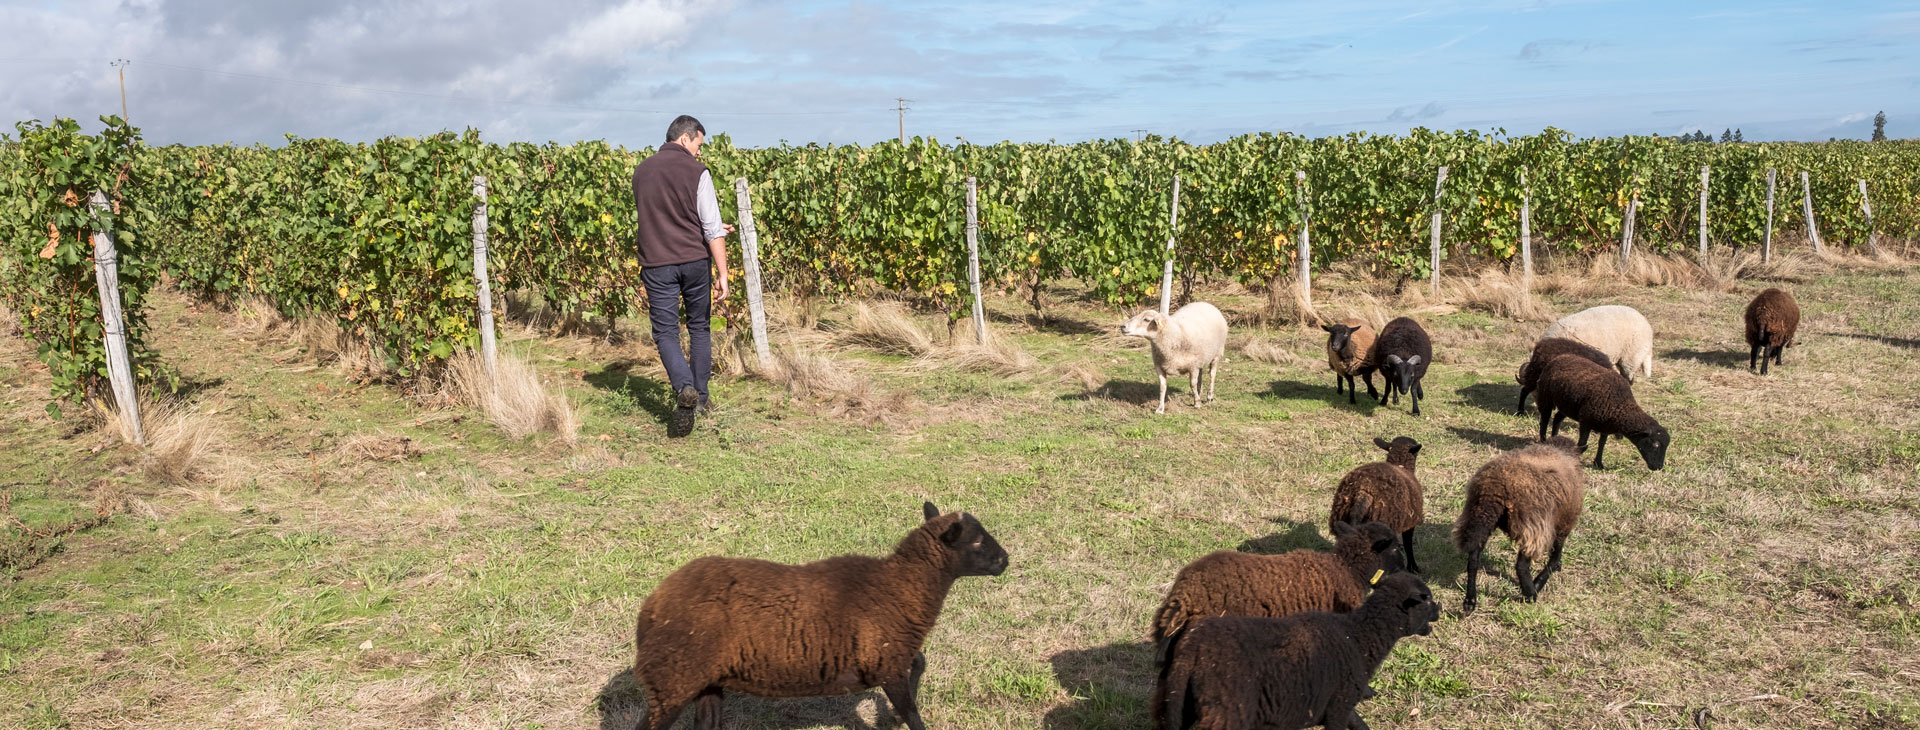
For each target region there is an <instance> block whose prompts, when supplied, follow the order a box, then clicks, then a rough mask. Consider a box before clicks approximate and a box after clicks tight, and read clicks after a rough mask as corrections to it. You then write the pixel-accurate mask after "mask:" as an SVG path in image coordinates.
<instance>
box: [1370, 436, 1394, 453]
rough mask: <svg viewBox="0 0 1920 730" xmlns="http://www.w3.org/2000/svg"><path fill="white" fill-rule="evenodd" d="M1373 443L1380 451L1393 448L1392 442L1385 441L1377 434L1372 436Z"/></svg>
mask: <svg viewBox="0 0 1920 730" xmlns="http://www.w3.org/2000/svg"><path fill="white" fill-rule="evenodd" d="M1373 445H1374V446H1378V447H1380V450H1382V451H1392V450H1393V444H1390V443H1387V440H1386V439H1383V438H1380V437H1379V436H1375V437H1373Z"/></svg>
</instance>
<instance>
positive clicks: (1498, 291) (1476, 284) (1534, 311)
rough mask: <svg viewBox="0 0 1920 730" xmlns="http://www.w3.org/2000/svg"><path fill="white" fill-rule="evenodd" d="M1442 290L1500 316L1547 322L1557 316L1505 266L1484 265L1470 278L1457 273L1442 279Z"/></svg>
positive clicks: (1449, 298) (1451, 297) (1462, 302)
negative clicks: (1465, 279)
mask: <svg viewBox="0 0 1920 730" xmlns="http://www.w3.org/2000/svg"><path fill="white" fill-rule="evenodd" d="M1535 278H1536V279H1537V278H1538V277H1535ZM1442 290H1443V293H1444V300H1445V301H1449V302H1454V303H1457V304H1459V305H1460V306H1463V307H1465V308H1467V309H1478V310H1480V311H1483V312H1487V313H1489V314H1492V315H1495V316H1498V317H1506V318H1507V319H1515V320H1520V321H1523V322H1547V321H1552V320H1553V319H1554V318H1555V317H1557V316H1558V315H1556V314H1554V312H1553V310H1552V309H1549V308H1547V305H1546V303H1545V302H1543V301H1541V300H1540V297H1539V296H1538V295H1535V294H1534V293H1533V292H1530V291H1528V290H1527V288H1526V286H1525V285H1524V283H1523V282H1522V281H1521V277H1520V276H1518V275H1516V274H1514V273H1513V272H1512V271H1511V270H1509V269H1506V268H1503V267H1493V268H1487V269H1482V270H1481V271H1480V273H1479V275H1477V276H1475V277H1474V278H1473V279H1472V280H1470V281H1462V280H1461V279H1460V278H1458V277H1455V278H1454V279H1452V280H1451V281H1443V282H1442Z"/></svg>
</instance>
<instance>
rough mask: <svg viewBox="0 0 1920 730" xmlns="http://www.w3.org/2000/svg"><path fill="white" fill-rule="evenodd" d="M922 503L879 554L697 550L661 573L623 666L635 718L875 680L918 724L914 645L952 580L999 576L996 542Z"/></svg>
mask: <svg viewBox="0 0 1920 730" xmlns="http://www.w3.org/2000/svg"><path fill="white" fill-rule="evenodd" d="M922 510H923V512H924V514H925V517H926V522H925V523H923V524H921V525H920V526H919V527H917V528H914V530H913V531H912V532H909V533H907V536H906V537H905V538H903V539H901V540H900V543H899V545H898V546H897V547H895V548H894V551H893V555H891V556H889V557H887V558H884V559H882V558H872V557H867V556H863V555H843V556H840V557H837V558H828V559H826V560H821V561H817V562H813V563H807V564H805V565H785V564H781V563H770V562H767V561H763V560H747V559H742V558H721V557H705V558H699V559H697V560H694V561H692V562H690V563H687V564H686V565H684V566H681V567H680V569H679V570H676V571H674V572H673V573H672V574H671V575H668V576H667V578H666V580H663V581H661V582H660V587H659V588H656V589H654V591H653V595H650V596H648V597H647V600H646V603H644V604H642V605H641V607H640V618H639V621H638V624H637V627H636V628H635V632H634V654H635V659H634V666H633V676H634V679H635V680H636V681H637V682H638V683H640V684H642V685H644V686H645V687H646V690H647V714H646V716H645V718H643V719H642V721H641V724H640V725H639V726H637V727H645V728H648V730H665V729H666V728H668V727H671V726H672V725H673V722H674V720H675V719H677V718H679V716H680V712H681V710H683V709H684V708H685V707H686V705H687V703H689V702H694V701H696V700H697V701H698V704H697V705H696V707H695V717H696V720H697V724H698V726H699V727H701V728H709V729H712V728H718V727H720V699H721V693H722V692H723V691H724V690H736V691H740V692H748V693H752V694H756V695H764V696H769V697H807V696H815V695H838V694H847V693H851V692H859V691H862V690H865V689H868V688H870V687H874V686H879V687H881V688H882V689H884V690H885V691H886V694H887V701H888V702H889V703H892V705H893V711H894V714H896V715H898V716H899V717H901V718H902V719H904V720H905V721H906V723H907V725H908V727H910V728H911V730H925V727H926V725H925V723H923V722H921V720H920V709H919V706H918V704H917V702H918V697H919V692H920V675H921V673H922V672H924V671H925V670H926V657H925V656H923V655H921V653H920V644H921V642H922V641H925V640H926V638H927V632H928V631H931V630H932V629H933V623H934V620H935V619H937V618H939V617H940V607H941V605H942V604H943V603H944V602H945V601H946V599H947V590H948V589H949V588H951V587H952V586H953V581H954V580H955V579H956V578H960V577H963V576H972V575H999V574H1000V573H1001V572H1002V571H1005V570H1006V569H1007V551H1005V550H1002V549H1001V548H1000V543H998V542H996V541H995V540H994V539H993V536H992V535H989V534H987V530H986V528H984V527H982V526H981V525H980V521H979V520H976V519H974V517H973V516H972V515H969V514H965V513H953V514H946V515H942V514H940V512H939V510H937V509H935V508H934V506H933V504H932V503H931V502H929V503H926V504H924V505H922Z"/></svg>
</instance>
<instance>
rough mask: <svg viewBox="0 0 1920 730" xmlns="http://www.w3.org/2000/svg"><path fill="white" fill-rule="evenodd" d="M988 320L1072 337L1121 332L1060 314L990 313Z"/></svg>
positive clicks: (1112, 327) (1117, 328)
mask: <svg viewBox="0 0 1920 730" xmlns="http://www.w3.org/2000/svg"><path fill="white" fill-rule="evenodd" d="M987 319H988V320H991V321H993V322H999V323H1004V324H1021V325H1026V326H1028V327H1032V328H1033V331H1035V332H1045V333H1049V334H1056V335H1062V336H1067V337H1072V336H1075V335H1100V334H1108V333H1112V332H1118V331H1120V326H1119V325H1117V324H1116V325H1113V326H1111V327H1102V326H1099V325H1096V324H1094V323H1093V322H1090V321H1088V320H1084V319H1078V318H1075V317H1067V316H1062V315H1058V314H1053V315H1039V314H1033V313H1027V314H1020V315H1013V314H999V313H995V312H988V313H987Z"/></svg>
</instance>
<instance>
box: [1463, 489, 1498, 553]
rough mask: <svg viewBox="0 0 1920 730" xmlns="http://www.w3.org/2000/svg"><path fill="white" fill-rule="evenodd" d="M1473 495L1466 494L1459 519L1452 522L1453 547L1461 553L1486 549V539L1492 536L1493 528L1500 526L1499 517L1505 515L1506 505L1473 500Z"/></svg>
mask: <svg viewBox="0 0 1920 730" xmlns="http://www.w3.org/2000/svg"><path fill="white" fill-rule="evenodd" d="M1475 496H1477V495H1474V494H1473V493H1471V492H1469V493H1468V494H1467V506H1466V508H1465V509H1462V510H1460V518H1459V519H1457V520H1454V522H1453V547H1454V549H1456V550H1459V551H1460V552H1463V553H1471V552H1473V551H1475V550H1483V549H1485V548H1486V547H1487V538H1489V537H1491V536H1493V530H1494V526H1495V525H1498V524H1500V517H1501V515H1503V514H1506V511H1507V507H1506V505H1503V504H1500V503H1499V502H1496V501H1494V500H1490V499H1474V497H1475Z"/></svg>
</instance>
